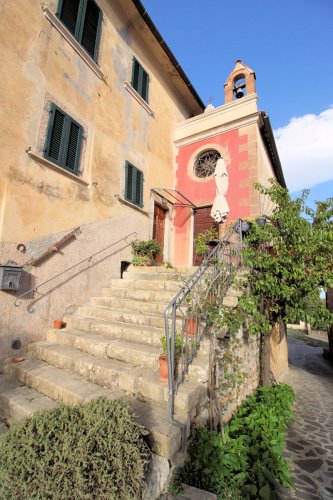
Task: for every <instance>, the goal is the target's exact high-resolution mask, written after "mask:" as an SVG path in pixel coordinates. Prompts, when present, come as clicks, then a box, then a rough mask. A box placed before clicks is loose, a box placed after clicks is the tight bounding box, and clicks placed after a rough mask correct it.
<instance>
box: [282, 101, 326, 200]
mask: <svg viewBox="0 0 333 500" xmlns="http://www.w3.org/2000/svg"><path fill="white" fill-rule="evenodd" d="M274 136H275V140H276V145H277V148H278V151H279V156H280V160H281V163H282V168H283V172H284V175H285V179H286V183H287V186H288V189H289V191H290V192H294V191H298V190H300V189H303V188H311V187H312V186H314V185H315V184H319V183H320V182H326V181H329V180H332V179H333V107H331V108H329V109H326V110H325V111H323V112H322V113H320V114H319V115H304V116H301V117H298V118H292V119H291V121H290V122H289V123H288V125H286V126H285V127H281V128H278V129H277V130H275V131H274Z"/></svg>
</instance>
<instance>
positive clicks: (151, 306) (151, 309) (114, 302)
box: [90, 297, 168, 314]
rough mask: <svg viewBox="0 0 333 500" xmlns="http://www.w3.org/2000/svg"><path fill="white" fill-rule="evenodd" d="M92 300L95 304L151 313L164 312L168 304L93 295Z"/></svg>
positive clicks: (92, 303)
mask: <svg viewBox="0 0 333 500" xmlns="http://www.w3.org/2000/svg"><path fill="white" fill-rule="evenodd" d="M90 302H91V305H93V306H99V307H108V308H113V309H123V310H124V311H136V312H143V313H145V312H146V313H151V314H164V311H165V308H166V306H167V304H168V303H165V304H163V303H161V302H160V303H159V302H145V301H140V300H133V299H120V298H113V297H92V298H91V300H90Z"/></svg>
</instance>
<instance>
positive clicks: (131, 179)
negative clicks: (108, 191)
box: [125, 161, 143, 207]
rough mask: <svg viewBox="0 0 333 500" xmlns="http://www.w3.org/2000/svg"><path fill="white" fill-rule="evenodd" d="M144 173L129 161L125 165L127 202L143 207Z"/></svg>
mask: <svg viewBox="0 0 333 500" xmlns="http://www.w3.org/2000/svg"><path fill="white" fill-rule="evenodd" d="M142 194H143V172H141V170H138V169H137V168H136V167H134V165H132V164H131V163H129V162H128V161H127V162H126V164H125V200H127V201H130V202H131V203H133V204H134V205H137V206H138V207H142V206H143V196H142Z"/></svg>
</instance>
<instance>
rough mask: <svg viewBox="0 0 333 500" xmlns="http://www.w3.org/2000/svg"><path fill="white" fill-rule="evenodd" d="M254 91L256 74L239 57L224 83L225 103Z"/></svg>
mask: <svg viewBox="0 0 333 500" xmlns="http://www.w3.org/2000/svg"><path fill="white" fill-rule="evenodd" d="M255 93H256V74H255V72H254V71H253V70H252V69H251V68H249V67H248V66H246V64H244V63H243V62H242V61H241V60H240V59H237V61H236V65H235V67H234V69H233V70H232V72H231V73H230V76H229V78H228V80H227V81H226V82H225V84H224V96H225V104H229V103H230V102H233V101H235V100H237V99H241V98H242V97H245V96H247V95H250V94H255Z"/></svg>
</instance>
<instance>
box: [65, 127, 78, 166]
mask: <svg viewBox="0 0 333 500" xmlns="http://www.w3.org/2000/svg"><path fill="white" fill-rule="evenodd" d="M69 121H70V123H69V135H68V143H67V150H66V160H65V164H64V166H65V167H66V168H68V170H70V171H72V172H74V173H76V172H77V171H78V167H79V160H80V149H81V148H80V145H81V136H82V127H80V126H79V125H78V124H77V123H75V122H74V121H72V120H70V119H69Z"/></svg>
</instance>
